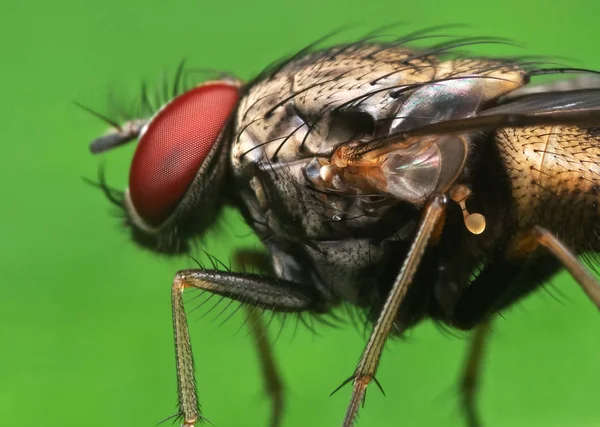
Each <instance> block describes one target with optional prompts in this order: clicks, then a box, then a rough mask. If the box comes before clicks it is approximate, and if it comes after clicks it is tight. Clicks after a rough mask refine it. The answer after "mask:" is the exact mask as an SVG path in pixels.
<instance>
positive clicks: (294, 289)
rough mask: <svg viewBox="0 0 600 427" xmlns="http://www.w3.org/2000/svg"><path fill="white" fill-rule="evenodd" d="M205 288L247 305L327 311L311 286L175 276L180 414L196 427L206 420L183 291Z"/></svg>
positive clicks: (210, 274)
mask: <svg viewBox="0 0 600 427" xmlns="http://www.w3.org/2000/svg"><path fill="white" fill-rule="evenodd" d="M187 288H197V289H202V290H205V291H208V292H211V293H214V294H218V295H221V296H223V297H228V298H231V299H234V300H236V301H240V302H242V303H244V304H248V305H251V306H255V307H261V308H266V309H269V310H272V311H279V312H288V313H291V312H301V311H313V312H323V311H325V304H323V299H322V297H321V295H320V294H318V293H317V292H316V291H315V290H314V289H313V288H310V287H308V286H305V285H302V284H299V283H295V282H290V281H287V280H281V279H274V278H270V277H267V276H261V275H258V274H245V273H230V272H223V271H216V270H203V269H192V270H181V271H179V272H178V273H177V274H176V275H175V279H174V280H173V288H172V293H171V300H172V308H173V330H174V335H175V358H176V362H177V390H178V394H179V415H180V416H181V417H182V418H183V426H185V427H193V426H195V425H196V423H198V422H201V421H202V419H203V418H202V414H201V412H200V405H199V403H198V395H197V391H196V380H195V377H194V358H193V354H192V346H191V342H190V336H189V331H188V326H187V319H186V314H185V309H184V306H183V291H184V290H185V289H187Z"/></svg>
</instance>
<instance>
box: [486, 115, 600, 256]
mask: <svg viewBox="0 0 600 427" xmlns="http://www.w3.org/2000/svg"><path fill="white" fill-rule="evenodd" d="M496 140H497V142H498V148H499V152H500V156H501V158H502V161H503V163H504V165H505V168H506V171H507V174H508V177H509V180H510V183H511V187H512V198H513V202H514V208H515V219H516V221H517V223H518V226H519V227H520V228H523V229H527V228H529V227H532V226H534V225H540V226H543V227H546V228H548V229H550V230H552V231H553V232H555V233H556V234H557V235H558V236H560V237H561V238H562V239H563V240H564V241H566V242H568V243H569V244H570V246H571V247H572V248H574V249H575V250H577V251H584V250H588V249H592V247H597V246H598V244H597V243H596V242H597V241H598V240H599V239H598V238H597V235H598V232H600V203H599V201H600V148H599V146H600V134H599V133H598V132H597V131H596V130H591V129H581V128H578V127H567V126H552V127H550V126H547V127H536V128H522V129H503V130H501V131H499V132H498V133H497V135H496Z"/></svg>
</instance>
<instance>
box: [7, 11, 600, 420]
mask: <svg viewBox="0 0 600 427" xmlns="http://www.w3.org/2000/svg"><path fill="white" fill-rule="evenodd" d="M484 3H487V4H484ZM598 11H600V7H599V6H596V5H595V2H591V1H590V2H581V1H580V2H577V1H572V2H564V1H562V0H561V1H556V0H552V1H549V0H547V1H545V2H543V5H542V4H540V5H534V2H526V1H522V0H507V1H503V2H481V1H475V0H472V1H466V0H463V1H461V0H458V1H449V2H438V1H433V0H421V1H416V2H401V1H381V0H379V1H377V0H372V1H355V0H346V1H342V0H338V1H325V0H302V1H301V2H289V1H276V0H272V1H268V2H267V1H247V2H239V3H236V2H231V1H229V2H228V1H221V2H208V1H174V2H166V1H148V0H146V1H127V2H121V1H117V0H110V1H108V0H105V1H101V2H92V1H50V2H44V1H37V2H29V1H14V0H9V1H7V0H3V1H2V4H1V6H0V61H1V67H0V76H1V77H2V79H1V81H0V85H1V89H0V96H1V97H2V102H1V103H0V141H1V144H2V151H1V155H0V185H1V189H2V191H1V193H0V194H1V199H0V200H1V202H0V203H1V209H0V224H2V232H1V233H0V245H1V256H0V273H1V276H0V277H1V283H0V285H1V286H2V290H1V293H0V343H1V344H2V347H1V349H0V425H2V426H17V425H39V426H86V427H92V426H103V427H104V426H128V427H138V426H146V427H150V426H154V425H156V424H157V423H158V422H159V421H160V420H162V419H163V418H165V417H167V416H169V415H170V414H172V413H173V412H174V411H175V403H176V383H175V368H174V353H173V343H172V329H171V312H170V284H171V281H172V277H173V274H174V272H175V271H176V270H177V269H179V268H183V267H186V266H192V265H193V263H192V261H191V260H190V259H189V258H186V257H182V258H178V259H161V258H159V257H157V256H154V255H152V254H150V253H147V252H143V251H140V250H139V249H138V248H136V247H135V246H134V245H133V244H132V243H130V241H129V240H128V235H127V233H126V232H125V230H123V229H122V228H121V227H120V225H119V220H118V219H117V218H115V217H114V216H111V213H112V210H111V208H110V206H109V204H108V203H107V201H106V200H105V199H104V197H103V196H102V195H101V194H100V193H99V192H98V191H95V190H94V189H93V188H91V187H89V186H87V185H85V184H84V183H83V182H82V179H81V178H82V177H83V176H86V177H91V178H93V177H95V174H96V170H97V166H98V164H99V161H100V159H99V158H95V157H92V156H91V155H90V154H89V152H88V147H87V144H88V142H89V141H90V140H91V139H92V138H93V137H95V136H97V135H98V134H100V133H102V132H103V131H104V124H103V123H101V122H100V121H98V120H97V119H95V118H93V117H92V116H90V115H88V114H86V113H84V112H83V111H81V110H79V109H78V108H76V107H75V106H74V105H73V104H72V103H71V101H73V100H76V101H79V102H81V103H84V104H86V105H88V106H91V107H93V108H96V109H98V110H101V111H104V112H109V113H110V109H109V107H108V106H107V98H108V94H109V93H110V92H113V93H115V94H117V98H119V99H122V100H123V102H125V103H126V102H127V101H129V100H131V99H132V96H133V94H134V93H135V91H136V90H137V88H138V86H139V83H140V80H141V79H147V80H149V81H158V80H159V79H160V77H161V75H162V73H163V71H165V70H167V71H173V70H174V69H175V67H176V64H177V63H178V61H179V60H180V59H181V58H182V57H184V56H185V57H186V58H188V63H189V64H193V65H194V66H197V67H210V68H216V69H223V70H229V71H232V72H234V73H236V74H237V75H239V76H241V77H243V78H249V77H251V76H252V75H254V74H255V73H257V72H259V71H260V70H261V68H262V67H264V66H265V65H267V64H268V63H270V62H271V61H273V60H274V59H277V58H279V57H281V56H282V55H285V54H288V53H290V52H293V51H295V50H297V49H298V48H300V47H302V46H303V45H306V44H307V43H309V42H311V41H313V40H315V39H316V38H318V37H320V36H322V35H324V34H326V33H328V32H330V31H331V30H333V29H335V28H339V27H341V26H345V25H348V24H351V25H354V27H352V28H351V29H350V30H348V31H346V32H345V33H343V34H342V35H340V36H338V38H337V40H346V41H347V40H352V39H354V38H357V37H359V36H360V35H361V34H363V33H365V32H367V31H369V30H372V29H374V28H376V27H378V26H381V25H384V24H388V23H391V22H395V21H404V22H406V23H407V24H406V25H405V26H404V27H399V28H398V29H397V30H394V31H395V33H396V34H401V33H402V32H408V31H410V30H415V29H419V28H423V27H426V26H431V25H437V24H441V23H457V22H460V23H468V24H471V25H473V27H472V28H466V29H461V30H458V31H457V32H456V33H459V34H466V35H489V36H503V37H509V38H511V39H514V40H516V41H518V42H520V43H523V44H524V45H525V48H524V49H521V50H512V51H510V52H512V53H516V54H542V55H559V56H567V57H569V58H572V60H571V61H569V63H570V64H572V65H575V66H583V67H592V68H600V56H599V55H598V39H599V35H600V31H599V30H598V27H597V25H598ZM477 51H478V52H479V53H487V54H496V53H505V52H508V51H507V50H506V49H505V48H503V49H500V48H498V47H494V46H489V47H482V48H480V49H479V50H477ZM132 152H133V147H132V146H131V147H127V148H123V149H121V150H117V151H115V152H113V153H111V154H110V155H108V156H107V172H108V176H109V180H110V182H111V184H113V185H114V186H116V187H124V186H125V185H126V178H127V171H128V164H129V160H130V158H131V154H132ZM254 243H255V240H254V239H253V238H252V236H249V235H248V230H247V229H246V228H245V227H244V226H243V225H242V224H241V222H240V221H239V218H238V217H237V216H236V214H235V212H228V213H227V215H226V218H225V220H224V226H223V227H221V231H220V232H219V234H217V233H215V232H213V233H211V235H210V236H209V237H208V238H207V239H206V242H205V244H204V245H203V248H204V249H206V250H207V251H209V252H210V253H212V254H214V255H217V256H218V257H220V258H222V259H228V257H229V254H230V251H231V250H232V249H233V248H236V247H239V246H247V247H251V246H252V245H253V244H254ZM200 258H201V259H204V260H205V259H206V258H202V257H200ZM553 285H554V286H553V288H552V289H554V294H555V295H557V294H560V295H559V296H558V299H555V298H554V297H553V296H551V295H550V294H549V293H547V292H539V293H538V294H536V295H534V296H532V297H531V298H529V299H528V300H527V301H525V302H524V303H522V304H519V305H518V306H516V307H514V308H513V309H511V310H509V311H507V312H506V313H505V316H504V318H502V319H498V320H497V322H496V324H495V333H494V336H493V340H492V345H491V352H490V355H489V358H488V363H487V365H486V369H485V375H484V378H483V381H484V384H483V392H482V394H481V409H482V413H483V415H484V417H485V420H487V421H488V423H487V424H486V425H487V426H492V427H494V426H528V427H534V426H544V427H552V426H568V427H571V426H581V427H584V426H600V411H598V409H597V408H598V406H597V405H598V404H599V399H598V396H600V357H599V354H600V319H598V315H597V310H596V309H595V308H594V307H593V305H592V304H591V303H590V302H589V301H587V299H586V298H585V296H584V295H583V293H582V292H581V291H580V289H579V288H578V287H577V286H576V285H575V284H574V283H573V281H572V280H571V279H570V278H569V277H568V276H567V275H566V274H564V273H563V274H561V275H559V276H557V277H556V278H554V280H553ZM203 310H204V312H206V308H204V309H203ZM203 310H198V311H196V312H195V313H194V314H193V315H192V316H191V325H192V326H191V328H192V341H193V344H194V349H195V355H196V361H197V375H198V381H199V388H200V397H201V402H202V404H203V408H204V410H205V414H206V416H208V417H209V418H210V420H211V421H212V422H213V423H214V424H215V425H216V426H219V427H228V426H264V425H266V419H267V416H268V409H269V406H268V401H267V400H266V399H265V398H264V396H263V394H262V383H261V379H260V377H259V371H258V365H257V360H256V356H255V353H254V351H253V346H252V343H251V339H250V337H249V336H248V334H247V333H246V332H245V331H242V332H237V331H238V329H239V326H240V324H241V323H242V321H243V316H241V315H238V316H235V317H234V318H233V319H231V320H230V321H229V322H228V323H226V324H225V325H224V326H219V323H220V320H217V321H214V322H211V319H212V317H214V316H213V315H214V313H216V312H217V310H215V311H214V312H213V313H211V314H210V315H208V316H206V317H204V318H202V314H203V313H202V311H203ZM289 323H290V324H292V323H291V322H289ZM277 330H278V327H277V325H275V324H274V325H273V327H272V328H271V332H272V333H275V332H277ZM319 332H320V335H318V336H315V335H313V334H312V333H310V332H309V331H308V330H307V329H306V328H305V327H302V326H301V327H299V328H298V331H297V333H296V334H295V336H294V328H293V326H292V327H289V326H288V327H286V329H285V330H284V332H283V334H282V336H281V337H280V339H279V340H278V342H277V345H276V349H275V351H276V353H277V356H278V358H279V361H280V364H281V367H282V371H283V374H284V376H285V381H286V384H287V392H288V399H289V400H288V411H287V415H286V418H285V426H305V425H306V426H336V425H340V424H341V419H342V417H343V413H344V411H345V408H346V405H347V401H348V398H349V395H350V389H349V388H345V389H344V390H343V391H341V392H339V393H338V394H336V395H335V396H333V397H328V395H329V393H330V392H331V391H332V390H333V389H334V388H335V387H336V386H337V385H338V384H339V383H340V382H341V381H342V380H343V379H345V378H346V377H347V376H348V375H349V374H350V373H351V372H352V370H353V369H354V366H355V362H356V361H357V360H358V357H359V355H360V352H361V351H362V349H363V345H364V342H365V341H364V337H363V336H362V334H361V333H360V332H358V331H356V330H355V329H353V328H352V327H350V326H348V327H345V328H341V329H331V328H320V329H319ZM465 347H466V340H465V339H464V336H463V337H459V338H456V337H453V336H450V335H448V334H444V333H441V332H440V331H439V330H438V329H437V328H436V327H435V326H433V325H431V324H428V323H427V324H423V325H422V326H420V327H418V328H416V329H415V330H414V331H412V332H411V333H410V334H409V336H408V339H407V340H405V341H396V342H393V343H390V344H389V345H388V348H387V351H386V352H385V353H384V358H383V362H382V365H381V368H380V371H379V374H378V377H379V378H380V380H381V382H382V384H383V386H384V388H385V390H386V393H387V397H383V396H382V395H381V394H380V393H379V392H378V391H377V390H376V389H375V388H373V389H372V390H371V392H370V394H369V399H368V402H367V406H366V409H365V410H364V411H363V412H362V413H361V422H360V425H362V426H382V427H383V426H396V425H402V426H462V425H463V424H462V419H461V416H460V411H459V409H458V399H457V393H456V383H457V381H456V379H457V375H458V373H459V372H460V366H461V361H462V359H463V354H464V350H465Z"/></svg>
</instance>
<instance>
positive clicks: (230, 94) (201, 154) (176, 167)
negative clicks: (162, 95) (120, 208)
mask: <svg viewBox="0 0 600 427" xmlns="http://www.w3.org/2000/svg"><path fill="white" fill-rule="evenodd" d="M239 96H240V90H239V87H238V86H237V85H235V84H234V83H229V82H211V83H205V84H203V85H201V86H198V87H196V88H194V89H191V90H189V91H187V92H185V93H183V94H181V95H180V96H178V97H176V98H174V99H173V100H172V101H171V102H169V103H168V104H167V105H166V106H165V107H164V108H163V109H161V110H160V111H159V112H158V113H157V114H156V116H155V117H154V118H153V119H152V120H151V121H150V123H149V124H148V126H147V128H146V129H145V131H144V132H143V133H142V135H141V137H140V139H139V144H138V147H137V149H136V152H135V155H134V157H133V162H132V164H131V170H130V174H129V197H130V198H131V203H132V205H133V207H134V209H135V211H136V213H137V214H138V215H139V216H140V218H141V219H142V220H143V221H144V222H145V223H146V224H148V225H150V226H159V225H161V224H162V223H164V221H165V220H167V219H168V217H169V216H170V215H171V214H172V213H173V211H174V210H175V209H176V207H177V205H178V203H179V202H180V200H181V199H182V197H183V196H184V195H185V193H186V191H187V189H188V187H189V185H190V184H191V183H192V181H193V180H194V178H195V177H196V174H197V173H198V170H199V169H200V168H201V167H202V163H203V162H204V161H205V160H206V158H207V156H208V155H209V153H210V151H211V149H212V148H213V146H214V145H215V143H217V141H218V140H219V139H220V136H221V134H222V133H223V130H224V129H225V127H226V125H227V122H228V119H229V117H230V116H231V114H232V113H233V111H234V110H235V108H236V105H237V102H238V100H239Z"/></svg>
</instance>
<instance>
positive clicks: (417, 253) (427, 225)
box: [336, 195, 447, 427]
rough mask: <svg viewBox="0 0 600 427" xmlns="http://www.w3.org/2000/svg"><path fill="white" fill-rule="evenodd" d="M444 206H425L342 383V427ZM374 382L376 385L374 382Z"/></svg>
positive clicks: (442, 201) (435, 202) (437, 199)
mask: <svg viewBox="0 0 600 427" xmlns="http://www.w3.org/2000/svg"><path fill="white" fill-rule="evenodd" d="M446 203H447V199H446V197H445V196H441V195H437V196H434V198H433V199H432V201H431V202H429V203H428V204H427V206H426V208H425V212H424V214H423V218H422V220H421V224H420V225H419V229H418V230H417V234H416V236H415V238H414V241H413V243H412V246H411V248H410V250H409V252H408V256H407V257H406V260H405V261H404V265H403V266H402V269H401V270H400V274H399V275H398V277H397V278H396V280H395V282H394V285H393V287H392V290H391V292H390V294H389V295H388V298H387V300H386V302H385V305H384V306H383V309H382V311H381V314H380V315H379V318H378V319H377V323H376V324H375V327H374V329H373V332H372V333H371V337H370V338H369V342H368V343H367V346H366V347H365V350H364V352H363V354H362V357H361V359H360V362H359V363H358V366H357V368H356V370H355V371H354V374H353V375H352V377H351V378H350V379H349V380H347V381H346V382H345V383H344V384H346V383H347V382H349V381H351V380H354V387H353V390H352V399H351V401H350V405H349V406H348V410H347V412H346V417H345V419H344V427H351V426H352V425H353V424H354V420H355V419H356V416H357V415H358V410H359V408H360V405H361V402H363V400H364V397H365V393H366V390H367V386H368V384H369V383H370V382H371V380H372V379H374V376H375V372H376V371H377V366H378V365H379V360H380V358H381V353H382V351H383V347H384V344H385V341H386V339H387V336H388V334H389V333H390V330H391V329H392V326H393V324H394V320H395V318H396V315H397V313H398V308H399V307H400V304H401V303H402V300H403V299H404V297H405V295H406V292H407V290H408V286H409V285H410V283H411V281H412V278H413V276H414V274H415V272H416V270H417V267H418V266H419V263H420V261H421V259H422V257H423V254H424V253H425V249H426V248H427V245H428V243H429V242H430V241H431V239H432V237H434V234H435V233H434V232H435V231H438V226H439V225H440V224H441V220H442V218H443V217H444V214H445V211H446ZM375 382H376V383H377V380H375ZM344 384H342V386H343V385H344ZM340 387H341V386H340ZM338 389H339V388H338ZM336 391H337V390H336Z"/></svg>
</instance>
